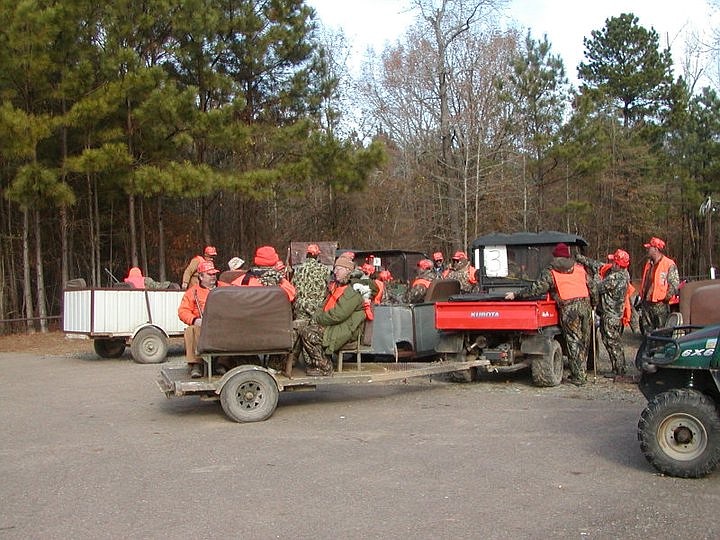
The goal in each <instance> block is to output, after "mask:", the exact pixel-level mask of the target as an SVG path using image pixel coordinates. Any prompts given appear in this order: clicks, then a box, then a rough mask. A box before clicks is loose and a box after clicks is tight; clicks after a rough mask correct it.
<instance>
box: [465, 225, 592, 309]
mask: <svg viewBox="0 0 720 540" xmlns="http://www.w3.org/2000/svg"><path fill="white" fill-rule="evenodd" d="M561 242H562V243H564V244H567V245H568V246H570V247H573V246H574V247H577V248H579V249H581V250H582V249H583V248H585V247H586V246H587V245H588V243H587V241H586V240H585V239H584V238H583V237H582V236H578V235H576V234H568V233H563V232H558V231H542V232H537V233H535V232H517V233H510V234H506V233H490V234H486V235H484V236H480V237H478V238H476V239H475V240H473V242H472V244H471V247H472V260H473V262H474V264H475V267H476V268H477V274H476V277H477V280H478V288H479V290H480V291H481V293H485V294H487V293H490V294H493V293H497V294H500V295H502V293H504V292H506V291H508V290H518V289H520V288H522V287H524V286H526V285H527V284H528V283H530V282H531V281H533V280H535V279H537V278H538V276H539V275H540V272H541V271H542V269H543V268H546V267H547V266H548V265H549V264H550V261H551V260H552V251H553V248H554V247H555V245H556V244H559V243H561Z"/></svg>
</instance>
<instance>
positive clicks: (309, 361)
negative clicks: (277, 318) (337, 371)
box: [300, 322, 332, 373]
mask: <svg viewBox="0 0 720 540" xmlns="http://www.w3.org/2000/svg"><path fill="white" fill-rule="evenodd" d="M324 334H325V328H323V327H322V326H320V325H319V324H316V323H314V322H311V323H310V324H308V325H307V326H306V327H305V328H303V329H302V330H301V331H300V340H301V341H302V349H303V353H304V355H305V366H306V367H307V368H310V369H318V370H320V371H321V372H323V373H331V372H332V360H330V358H328V357H327V356H325V352H324V351H323V335H324Z"/></svg>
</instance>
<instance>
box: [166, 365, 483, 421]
mask: <svg viewBox="0 0 720 540" xmlns="http://www.w3.org/2000/svg"><path fill="white" fill-rule="evenodd" d="M488 363H489V362H488V361H487V360H473V361H470V362H454V361H437V362H414V363H405V362H398V363H362V364H361V365H359V366H358V365H355V364H350V365H348V366H347V367H346V368H345V369H344V370H343V371H342V372H339V373H338V372H335V373H333V375H332V376H327V377H315V376H308V375H307V374H305V371H304V370H302V369H299V368H296V369H295V370H293V373H292V377H287V376H286V375H285V374H283V373H282V372H279V371H276V370H274V369H271V368H267V367H263V366H259V365H250V364H247V365H242V366H238V367H235V368H233V369H231V370H230V371H228V372H227V373H226V374H225V375H223V376H215V375H208V376H205V377H203V378H202V379H191V378H190V377H189V375H188V369H187V367H186V366H177V365H175V366H165V367H163V368H162V370H161V371H160V376H159V377H158V379H157V381H156V382H157V385H158V387H159V388H160V390H161V391H162V392H163V393H164V394H165V396H166V397H168V398H171V397H180V396H200V398H201V399H204V400H211V401H220V403H221V405H222V408H223V411H225V414H226V415H227V416H228V417H230V418H231V419H233V420H235V421H236V422H241V423H242V422H259V421H263V420H266V419H267V418H269V417H270V416H272V414H273V412H275V408H276V407H277V403H278V398H279V393H280V392H297V391H310V390H316V389H318V388H322V387H328V386H340V385H366V384H379V383H386V382H391V381H405V380H407V379H410V378H415V377H427V376H434V375H441V374H445V373H452V372H455V371H465V370H468V369H473V368H478V367H481V366H483V365H485V364H488ZM208 367H209V369H208V372H209V373H212V367H211V366H208Z"/></svg>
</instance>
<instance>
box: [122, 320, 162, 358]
mask: <svg viewBox="0 0 720 540" xmlns="http://www.w3.org/2000/svg"><path fill="white" fill-rule="evenodd" d="M167 351H168V342H167V338H166V337H165V334H163V333H162V332H161V331H160V330H158V329H157V328H155V327H153V326H149V327H147V328H143V329H142V330H140V331H139V332H138V333H137V334H135V337H134V338H133V339H132V342H131V343H130V352H132V357H133V360H135V362H137V363H138V364H159V363H161V362H164V361H165V358H166V357H167Z"/></svg>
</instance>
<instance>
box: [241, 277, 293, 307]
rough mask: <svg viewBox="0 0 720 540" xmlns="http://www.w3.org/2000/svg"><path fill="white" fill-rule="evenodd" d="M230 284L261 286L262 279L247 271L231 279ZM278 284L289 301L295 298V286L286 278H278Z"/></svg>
mask: <svg viewBox="0 0 720 540" xmlns="http://www.w3.org/2000/svg"><path fill="white" fill-rule="evenodd" d="M232 284H233V285H237V286H240V287H262V286H263V284H262V281H260V279H259V278H257V277H256V276H253V275H252V274H250V273H247V274H244V275H242V276H240V277H238V278H235V279H234V280H233V281H232ZM278 286H279V287H280V288H281V289H282V290H283V291H285V294H286V295H287V297H288V300H290V301H291V302H292V301H293V300H295V296H297V291H296V290H295V286H294V285H293V284H292V283H290V282H289V281H288V280H287V279H285V278H282V280H280V283H279V284H278Z"/></svg>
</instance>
